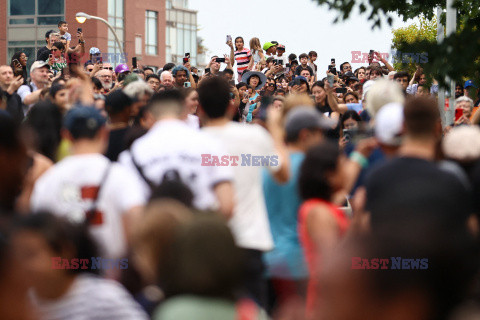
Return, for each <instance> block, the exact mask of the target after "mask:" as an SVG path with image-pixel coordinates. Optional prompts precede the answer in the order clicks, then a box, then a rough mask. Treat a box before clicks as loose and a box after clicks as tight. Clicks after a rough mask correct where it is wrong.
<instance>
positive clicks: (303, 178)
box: [298, 141, 340, 201]
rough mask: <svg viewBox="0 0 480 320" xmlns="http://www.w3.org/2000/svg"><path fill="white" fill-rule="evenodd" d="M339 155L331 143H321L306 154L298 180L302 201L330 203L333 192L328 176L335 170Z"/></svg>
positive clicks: (336, 148) (336, 146)
mask: <svg viewBox="0 0 480 320" xmlns="http://www.w3.org/2000/svg"><path fill="white" fill-rule="evenodd" d="M339 155H340V151H339V149H338V145H336V144H335V143H333V142H331V141H326V142H322V143H321V144H319V145H317V146H315V147H312V148H311V149H310V150H309V151H308V152H307V154H306V156H305V159H304V160H303V163H302V166H301V168H300V176H299V179H298V184H299V188H300V196H301V197H302V199H304V200H308V199H313V198H319V199H323V200H327V201H330V199H331V197H332V193H333V190H332V187H331V186H330V183H329V182H328V174H329V173H331V172H334V171H335V170H336V169H337V163H338V157H339Z"/></svg>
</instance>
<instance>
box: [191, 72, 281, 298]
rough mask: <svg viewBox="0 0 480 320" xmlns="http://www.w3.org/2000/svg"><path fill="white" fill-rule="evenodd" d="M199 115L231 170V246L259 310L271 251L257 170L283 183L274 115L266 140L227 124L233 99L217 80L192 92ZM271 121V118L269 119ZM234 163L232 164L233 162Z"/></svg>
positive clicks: (257, 130)
mask: <svg viewBox="0 0 480 320" xmlns="http://www.w3.org/2000/svg"><path fill="white" fill-rule="evenodd" d="M198 93H199V100H200V106H199V114H200V117H201V118H202V119H203V118H205V120H206V127H205V128H204V129H203V131H205V132H207V133H209V134H210V135H212V136H214V137H215V138H218V139H220V140H221V141H222V142H223V144H224V147H225V148H226V151H227V154H226V156H227V157H228V158H227V159H229V164H228V165H229V166H231V167H232V168H233V170H234V174H235V175H234V186H235V196H236V197H235V198H236V200H237V204H236V206H235V209H234V214H233V217H232V219H231V220H230V221H229V224H230V228H231V229H232V232H233V234H234V236H235V240H236V243H237V245H238V246H239V247H241V248H242V249H243V250H244V252H245V257H246V260H247V261H246V263H247V266H246V268H247V270H246V271H247V273H248V274H247V276H246V278H247V279H246V283H245V286H246V289H247V291H248V292H249V293H250V294H251V295H252V296H253V298H254V299H255V300H256V302H257V303H259V304H260V305H261V306H265V295H264V292H265V288H266V282H265V280H264V278H263V262H262V254H263V252H266V251H269V250H272V249H273V240H272V235H271V233H270V226H269V223H268V216H267V210H266V206H265V199H264V197H263V190H262V174H261V173H262V170H263V169H264V168H265V167H266V168H268V169H269V170H270V171H271V172H272V173H273V175H274V176H275V178H276V179H277V180H278V181H279V182H286V181H287V180H288V178H289V166H288V163H289V161H288V155H287V150H286V147H285V145H284V143H283V139H282V128H281V126H280V121H278V122H276V121H275V118H276V119H280V118H279V115H280V114H279V113H275V111H277V110H270V111H271V112H270V113H269V117H268V120H269V121H268V125H269V129H270V132H271V135H270V134H269V133H268V131H266V130H265V129H264V128H262V127H261V126H258V125H247V126H245V125H242V124H239V123H235V122H232V121H231V118H232V116H233V114H234V113H233V112H232V111H233V100H231V97H230V87H229V85H228V83H227V82H226V81H225V80H223V79H220V78H211V79H207V80H205V81H203V82H202V83H201V85H200V87H199V89H198ZM275 116H277V117H275ZM233 159H237V165H235V163H233V161H232V160H233Z"/></svg>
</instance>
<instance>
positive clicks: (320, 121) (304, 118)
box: [285, 107, 336, 136]
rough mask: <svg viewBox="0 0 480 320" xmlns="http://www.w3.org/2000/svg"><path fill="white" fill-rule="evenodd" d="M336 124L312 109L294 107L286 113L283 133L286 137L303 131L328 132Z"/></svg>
mask: <svg viewBox="0 0 480 320" xmlns="http://www.w3.org/2000/svg"><path fill="white" fill-rule="evenodd" d="M335 124H336V122H335V121H332V120H330V119H328V118H326V117H325V116H323V115H322V114H320V113H319V112H318V111H317V110H316V109H315V108H313V107H295V108H294V109H292V110H291V111H290V112H288V113H287V117H286V119H285V131H286V133H287V135H289V136H290V135H295V134H298V133H299V132H300V131H301V130H303V129H315V128H317V129H322V130H329V129H332V127H333V126H334V125H335Z"/></svg>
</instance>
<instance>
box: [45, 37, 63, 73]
mask: <svg viewBox="0 0 480 320" xmlns="http://www.w3.org/2000/svg"><path fill="white" fill-rule="evenodd" d="M50 52H51V54H50V56H49V58H48V61H47V62H48V64H49V65H50V68H51V69H52V70H54V72H55V73H57V72H61V71H62V69H63V68H66V67H67V61H66V59H65V46H64V45H63V43H62V42H60V41H57V42H55V43H54V44H53V45H52V49H51V50H50Z"/></svg>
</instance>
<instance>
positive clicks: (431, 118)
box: [403, 97, 440, 139]
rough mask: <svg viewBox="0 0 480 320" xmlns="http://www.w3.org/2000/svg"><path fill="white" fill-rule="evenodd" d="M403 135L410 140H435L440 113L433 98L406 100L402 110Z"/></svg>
mask: <svg viewBox="0 0 480 320" xmlns="http://www.w3.org/2000/svg"><path fill="white" fill-rule="evenodd" d="M403 112H404V119H405V120H404V121H405V134H406V135H407V136H408V137H410V138H413V139H415V138H417V139H422V138H435V136H436V130H437V128H438V124H439V121H440V112H439V111H438V106H437V104H436V102H435V100H434V99H433V98H430V97H415V98H411V99H408V100H407V101H406V103H405V108H404V111H403Z"/></svg>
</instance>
